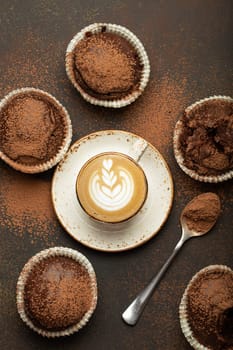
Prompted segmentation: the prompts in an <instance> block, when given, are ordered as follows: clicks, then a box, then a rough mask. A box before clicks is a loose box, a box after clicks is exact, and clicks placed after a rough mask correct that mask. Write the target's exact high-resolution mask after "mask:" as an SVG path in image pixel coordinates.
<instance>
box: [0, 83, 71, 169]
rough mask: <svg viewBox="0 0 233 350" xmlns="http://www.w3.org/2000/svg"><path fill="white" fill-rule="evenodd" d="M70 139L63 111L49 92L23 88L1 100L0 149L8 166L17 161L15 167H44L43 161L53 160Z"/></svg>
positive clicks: (66, 117)
mask: <svg viewBox="0 0 233 350" xmlns="http://www.w3.org/2000/svg"><path fill="white" fill-rule="evenodd" d="M70 140H71V123H70V119H69V116H68V114H67V111H66V110H65V109H64V107H63V106H62V105H60V103H59V102H58V101H56V100H55V99H54V98H53V97H52V96H51V95H49V94H47V93H45V92H44V91H41V90H37V89H32V88H31V89H30V88H26V89H21V90H16V91H14V92H13V93H11V94H9V95H8V96H6V98H5V99H3V100H2V102H1V106H0V151H1V153H2V154H3V155H4V156H5V158H4V157H2V158H3V159H4V160H6V161H7V160H9V162H8V163H9V164H10V165H14V164H17V166H16V167H17V168H18V169H17V170H21V171H24V170H26V172H27V169H28V172H30V170H33V169H34V170H35V172H37V170H38V168H37V167H38V166H40V168H43V167H44V166H45V168H46V169H44V170H47V165H46V164H48V162H51V160H52V163H54V160H55V159H56V161H57V158H56V157H57V155H59V153H62V154H64V148H65V150H66V149H67V148H68V144H69V143H70ZM58 158H60V155H59V156H58ZM59 160H60V159H59ZM49 165H51V164H49Z"/></svg>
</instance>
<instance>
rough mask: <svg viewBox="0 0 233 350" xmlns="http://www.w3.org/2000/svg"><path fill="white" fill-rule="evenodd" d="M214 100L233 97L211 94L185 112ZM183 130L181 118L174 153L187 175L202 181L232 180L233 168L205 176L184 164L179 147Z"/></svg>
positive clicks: (176, 130)
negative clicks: (218, 173)
mask: <svg viewBox="0 0 233 350" xmlns="http://www.w3.org/2000/svg"><path fill="white" fill-rule="evenodd" d="M212 100H222V101H229V102H233V99H232V98H231V97H229V96H211V97H207V98H204V99H202V100H200V101H197V102H195V103H193V104H192V105H191V106H189V107H187V108H186V109H185V112H186V113H187V112H190V111H191V110H192V109H193V108H195V107H196V106H200V105H201V104H203V103H205V102H206V101H212ZM182 130H183V123H182V121H181V120H178V121H177V123H176V125H175V130H174V136H173V148H174V155H175V158H176V161H177V163H178V165H179V166H180V168H181V169H182V170H183V171H184V172H185V173H186V174H187V175H189V176H190V177H191V178H193V179H194V180H197V181H201V182H209V183H217V182H223V181H226V180H230V179H232V178H233V170H229V171H227V172H225V173H223V174H220V175H209V176H205V175H199V174H198V173H197V172H196V171H194V170H192V169H189V168H187V167H186V166H185V165H184V157H183V154H182V152H181V150H180V149H179V137H180V135H181V133H182Z"/></svg>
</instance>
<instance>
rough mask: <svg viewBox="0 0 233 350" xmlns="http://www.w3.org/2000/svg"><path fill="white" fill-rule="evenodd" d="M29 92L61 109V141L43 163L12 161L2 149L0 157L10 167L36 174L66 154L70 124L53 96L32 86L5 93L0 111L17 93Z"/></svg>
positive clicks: (68, 117)
mask: <svg viewBox="0 0 233 350" xmlns="http://www.w3.org/2000/svg"><path fill="white" fill-rule="evenodd" d="M30 93H34V94H38V95H40V96H42V97H43V96H45V98H46V100H48V101H49V102H51V103H52V104H53V105H55V107H57V108H58V109H60V110H61V116H62V118H63V123H64V139H63V142H62V144H61V146H60V148H59V150H58V152H57V153H56V154H55V155H54V157H52V158H51V159H49V160H48V161H46V162H44V163H39V164H36V165H27V164H23V163H19V162H17V161H14V160H13V159H11V158H10V157H8V156H7V155H6V154H5V153H4V152H3V151H2V150H0V158H1V159H2V160H3V161H5V162H6V163H7V164H8V165H10V166H11V167H12V168H14V169H15V170H18V171H21V172H23V173H28V174H36V173H41V172H43V171H46V170H48V169H50V168H52V167H53V166H55V165H56V164H57V163H58V162H60V160H62V159H63V157H64V155H65V154H66V152H67V151H68V148H69V146H70V143H71V139H72V125H71V120H70V116H69V114H68V112H67V110H66V108H65V107H64V106H63V105H62V104H61V103H60V102H59V101H58V100H57V99H56V98H55V97H54V96H52V95H50V94H49V93H47V92H45V91H43V90H40V89H36V88H32V87H25V88H21V89H16V90H13V91H12V92H10V93H9V94H8V95H6V96H5V97H4V98H3V99H2V100H1V101H0V112H1V110H2V108H4V107H5V106H6V105H7V104H9V103H10V102H11V101H12V100H13V99H14V98H16V97H17V95H19V96H20V95H21V94H30Z"/></svg>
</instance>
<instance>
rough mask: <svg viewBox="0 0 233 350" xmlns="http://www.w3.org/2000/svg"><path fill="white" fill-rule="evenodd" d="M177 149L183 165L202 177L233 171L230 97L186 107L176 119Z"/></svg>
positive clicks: (231, 101) (231, 107) (232, 126)
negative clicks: (179, 117) (177, 124)
mask: <svg viewBox="0 0 233 350" xmlns="http://www.w3.org/2000/svg"><path fill="white" fill-rule="evenodd" d="M178 128H180V130H178V133H179V136H178V137H177V145H176V147H177V151H178V152H180V153H181V156H182V164H183V166H184V167H186V168H187V169H189V170H190V171H193V172H194V173H196V174H198V175H199V176H201V177H216V176H219V175H222V174H226V173H228V172H230V171H232V170H233V100H232V99H230V98H224V97H221V96H220V97H213V98H208V99H205V100H202V101H200V102H197V103H196V104H194V105H192V106H190V107H188V108H187V109H186V110H185V113H184V115H183V116H182V118H181V120H180V121H179V126H178Z"/></svg>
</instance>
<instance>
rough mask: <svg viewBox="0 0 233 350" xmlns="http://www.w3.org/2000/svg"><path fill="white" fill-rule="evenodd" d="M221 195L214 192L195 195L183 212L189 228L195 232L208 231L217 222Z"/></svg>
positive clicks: (183, 217)
mask: <svg viewBox="0 0 233 350" xmlns="http://www.w3.org/2000/svg"><path fill="white" fill-rule="evenodd" d="M220 206H221V204H220V199H219V197H218V196H217V195H216V194H215V193H212V192H206V193H202V194H200V195H199V196H197V197H194V198H193V200H191V202H189V203H188V204H187V205H186V207H185V208H184V210H183V212H182V215H181V217H182V219H184V220H185V223H186V224H187V226H188V228H189V229H190V230H193V231H195V232H206V231H208V230H210V229H211V228H212V227H213V225H214V224H215V222H216V220H217V218H218V216H219V214H220V210H221V207H220Z"/></svg>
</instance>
